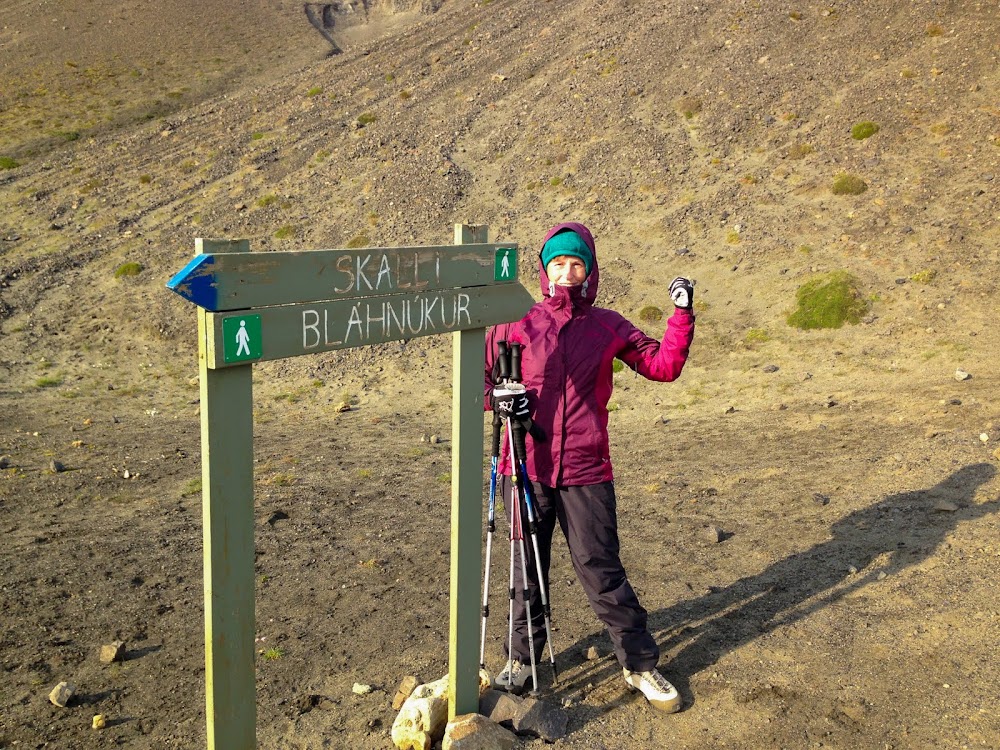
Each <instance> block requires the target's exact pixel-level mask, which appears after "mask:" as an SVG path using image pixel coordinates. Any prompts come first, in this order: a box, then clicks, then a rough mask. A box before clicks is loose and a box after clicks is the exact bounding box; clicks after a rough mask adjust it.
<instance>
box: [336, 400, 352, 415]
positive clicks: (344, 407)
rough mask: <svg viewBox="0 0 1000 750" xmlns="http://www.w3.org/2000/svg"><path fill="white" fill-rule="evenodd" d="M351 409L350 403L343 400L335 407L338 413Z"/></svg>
mask: <svg viewBox="0 0 1000 750" xmlns="http://www.w3.org/2000/svg"><path fill="white" fill-rule="evenodd" d="M350 410H351V405H350V404H349V403H347V402H346V401H341V402H340V403H339V404H337V405H336V406H335V407H334V411H336V412H338V413H339V412H345V411H350Z"/></svg>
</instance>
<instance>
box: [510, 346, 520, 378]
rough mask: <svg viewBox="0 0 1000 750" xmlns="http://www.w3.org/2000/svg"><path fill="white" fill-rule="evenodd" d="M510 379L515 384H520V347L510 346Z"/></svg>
mask: <svg viewBox="0 0 1000 750" xmlns="http://www.w3.org/2000/svg"><path fill="white" fill-rule="evenodd" d="M510 379H511V380H513V381H514V382H515V383H520V382H521V345H520V344H511V345H510Z"/></svg>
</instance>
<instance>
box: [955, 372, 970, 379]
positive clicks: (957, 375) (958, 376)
mask: <svg viewBox="0 0 1000 750" xmlns="http://www.w3.org/2000/svg"><path fill="white" fill-rule="evenodd" d="M971 378H972V376H971V375H970V374H969V373H967V372H966V371H965V370H955V380H958V381H962V380H969V379H971Z"/></svg>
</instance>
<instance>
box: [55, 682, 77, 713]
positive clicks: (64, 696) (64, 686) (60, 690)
mask: <svg viewBox="0 0 1000 750" xmlns="http://www.w3.org/2000/svg"><path fill="white" fill-rule="evenodd" d="M75 692H76V685H73V684H71V683H69V682H60V683H59V684H58V685H56V686H55V687H54V688H52V692H50V693H49V701H50V702H51V703H52V704H53V705H56V706H59V708H66V706H67V705H69V702H70V699H71V698H72V697H73V694H74V693H75Z"/></svg>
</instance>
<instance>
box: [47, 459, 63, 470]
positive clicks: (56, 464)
mask: <svg viewBox="0 0 1000 750" xmlns="http://www.w3.org/2000/svg"><path fill="white" fill-rule="evenodd" d="M49 471H51V472H52V473H53V474H59V473H61V472H64V471H66V465H65V464H64V463H63V462H62V461H56V460H55V459H54V458H53V459H52V460H51V461H49Z"/></svg>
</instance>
